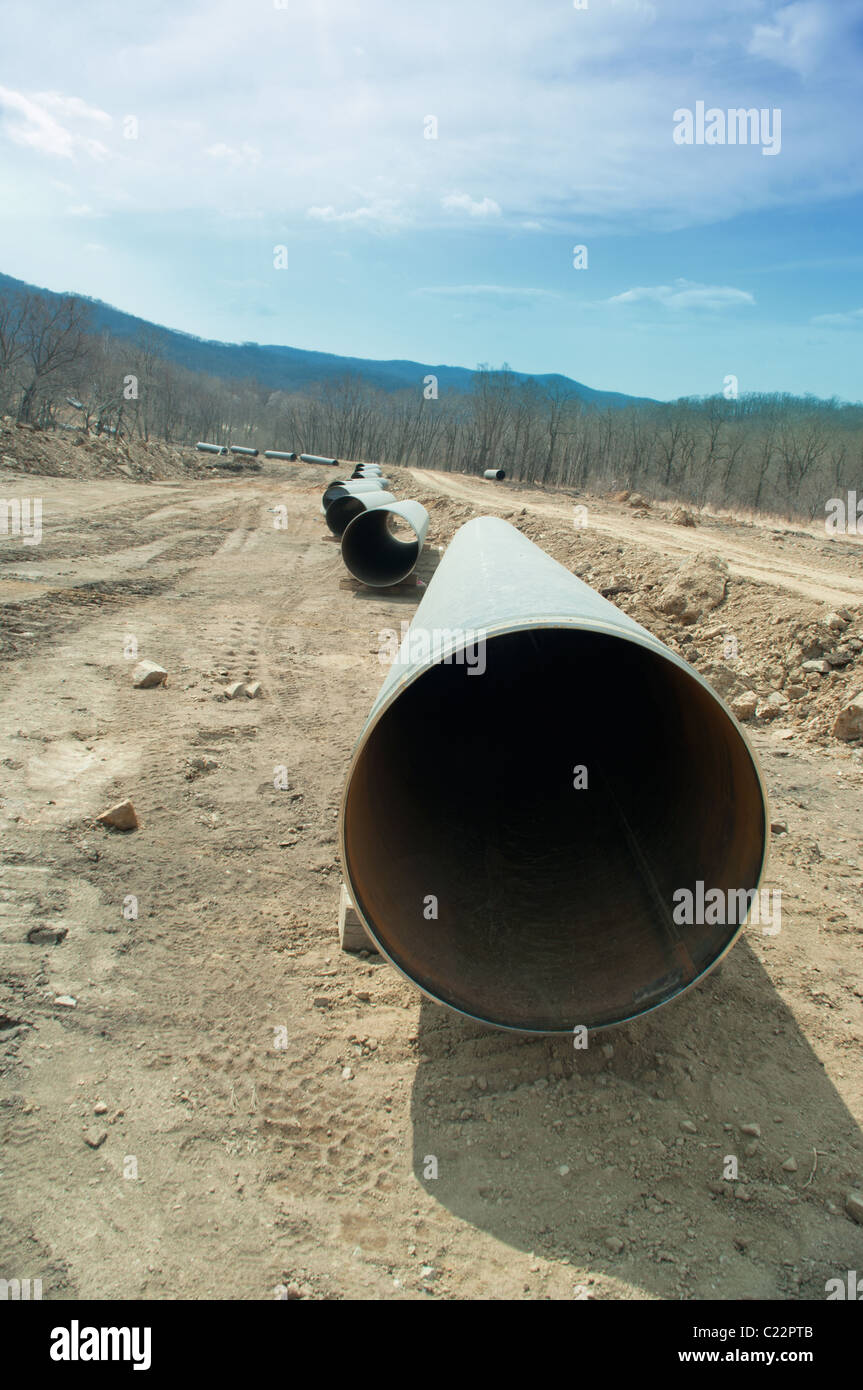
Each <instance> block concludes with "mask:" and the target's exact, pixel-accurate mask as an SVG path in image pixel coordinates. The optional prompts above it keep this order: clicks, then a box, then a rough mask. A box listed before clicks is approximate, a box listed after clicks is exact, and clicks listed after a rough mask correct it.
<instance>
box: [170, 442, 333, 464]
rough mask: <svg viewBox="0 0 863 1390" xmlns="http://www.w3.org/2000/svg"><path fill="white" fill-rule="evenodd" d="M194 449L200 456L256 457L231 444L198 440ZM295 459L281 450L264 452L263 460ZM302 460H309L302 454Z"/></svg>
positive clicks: (289, 452)
mask: <svg viewBox="0 0 863 1390" xmlns="http://www.w3.org/2000/svg"><path fill="white" fill-rule="evenodd" d="M195 448H196V449H198V450H199V451H200V452H201V453H202V454H227V453H229V452H230V453H232V454H250V455H251V456H252V458H257V457H258V450H257V449H250V448H248V447H247V446H245V445H243V444H231V445H230V446H228V445H226V444H207V443H206V442H205V441H204V440H198V443H197V444H196V445H195ZM296 457H297V456H296V454H295V453H293V451H285V450H282V449H265V450H264V458H265V459H287V460H288V462H289V463H294V462H296ZM303 458H304V459H306V460H309V459H310V455H308V454H303ZM311 461H312V462H313V463H336V462H337V461H338V460H337V459H312V460H311Z"/></svg>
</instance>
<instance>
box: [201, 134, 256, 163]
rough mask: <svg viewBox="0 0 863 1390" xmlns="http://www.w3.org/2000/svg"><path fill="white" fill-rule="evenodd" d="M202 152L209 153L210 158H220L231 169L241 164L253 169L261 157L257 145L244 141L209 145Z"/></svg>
mask: <svg viewBox="0 0 863 1390" xmlns="http://www.w3.org/2000/svg"><path fill="white" fill-rule="evenodd" d="M204 153H205V154H207V155H209V156H210V159H217V160H220V161H221V162H222V163H224V164H228V165H230V167H231V168H233V169H239V168H241V167H242V166H243V165H246V166H247V167H249V168H251V169H254V168H256V167H257V166H258V165H259V164H260V162H261V160H262V159H263V155H262V154H261V151H260V150H259V149H258V147H257V145H250V144H248V143H247V142H245V141H244V142H243V144H242V145H225V144H216V145H209V146H208V147H207V149H206V150H205V151H204Z"/></svg>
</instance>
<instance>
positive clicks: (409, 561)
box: [321, 463, 429, 588]
mask: <svg viewBox="0 0 863 1390" xmlns="http://www.w3.org/2000/svg"><path fill="white" fill-rule="evenodd" d="M390 486H391V484H390V480H389V478H386V477H384V472H383V469H382V468H381V466H380V464H377V463H358V464H357V465H356V466H355V468H354V471H353V473H352V474H351V476H350V478H343V479H339V480H338V481H336V482H333V483H330V485H329V487H327V488H326V490H325V491H324V494H323V497H322V499H321V511H322V512H323V513H324V517H325V518H326V523H327V526H328V527H329V529H330V531H332V533H333V535H334V536H339V537H340V538H341V551H342V559H343V560H344V562H345V565H346V566H347V569H348V570H349V572H350V573H351V574H352V575H353V576H354V578H355V579H359V580H360V581H361V583H363V584H367V585H369V586H370V587H372V588H387V587H389V586H390V585H392V584H398V583H399V582H400V581H401V580H403V579H407V578H408V576H409V575H410V574H411V573H412V571H413V569H414V567H415V566H416V563H417V561H418V560H419V557H420V555H421V553H422V548H423V545H424V544H425V538H426V535H427V534H428V525H429V517H428V512H427V511H426V509H425V507H423V506H422V505H421V503H419V502H415V501H406V502H399V501H398V499H397V498H396V497H395V495H394V493H392V492H390V491H389V488H390ZM399 523H401V529H402V530H405V529H407V530H408V533H409V534H408V538H407V539H401V538H400V537H399V536H398V535H397V534H396V528H397V527H398V526H399Z"/></svg>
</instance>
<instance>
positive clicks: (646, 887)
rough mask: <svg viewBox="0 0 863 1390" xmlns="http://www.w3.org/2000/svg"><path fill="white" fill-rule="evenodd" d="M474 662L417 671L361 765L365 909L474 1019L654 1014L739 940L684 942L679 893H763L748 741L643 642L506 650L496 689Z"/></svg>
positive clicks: (495, 655) (539, 1023)
mask: <svg viewBox="0 0 863 1390" xmlns="http://www.w3.org/2000/svg"><path fill="white" fill-rule="evenodd" d="M372 519H374V520H375V521H378V522H379V518H374V517H373V516H372ZM481 650H482V649H481V648H473V649H471V648H467V649H466V653H465V656H466V660H465V661H464V662H463V664H459V663H457V662H452V663H451V664H440V663H439V664H438V665H436V666H433V667H431V668H430V669H427V670H425V671H424V672H423V674H422V675H420V676H419V677H418V678H417V679H416V680H414V681H413V682H412V683H411V684H409V685H408V686H407V687H405V688H404V689H403V690H402V693H401V694H399V695H398V696H397V698H396V699H395V700H394V701H393V702H392V703H391V704H390V705H389V706H388V707H386V708H385V709H384V711H383V713H381V714H380V715H379V716H378V719H377V721H376V722H375V723H374V724H373V725H372V727H371V729H370V730H369V732H368V734H367V736H366V738H365V741H364V743H363V745H362V746H361V748H360V750H359V751H358V753H357V755H356V757H355V761H354V764H353V767H352V771H351V774H350V777H349V782H348V787H347V790H346V795H345V805H344V814H343V854H344V865H345V871H346V876H347V881H348V886H349V891H350V892H351V894H352V896H353V899H354V902H355V904H356V906H357V907H358V909H359V910H360V912H361V913H362V915H363V916H364V918H365V920H366V921H367V923H368V924H369V926H370V927H371V929H372V931H373V934H374V935H375V936H376V937H377V939H378V941H379V943H380V945H381V946H382V947H383V949H384V951H385V952H386V954H387V955H388V956H389V957H390V958H391V959H392V960H393V962H394V963H395V964H396V965H397V966H399V968H400V969H402V970H403V971H404V972H405V974H406V975H408V976H409V977H410V978H411V979H413V980H414V981H415V982H416V983H417V984H419V985H420V986H421V987H422V988H423V989H424V990H425V991H426V992H427V993H428V994H430V995H431V996H432V997H434V998H436V999H438V1000H440V1001H442V1002H444V1003H446V1004H449V1005H450V1006H451V1007H453V1008H456V1009H459V1010H461V1011H462V1012H464V1013H466V1014H468V1015H470V1016H471V1017H473V1018H477V1019H480V1020H482V1021H484V1022H487V1023H491V1024H496V1025H498V1026H501V1027H508V1028H516V1029H522V1030H525V1031H528V1032H565V1031H567V1032H568V1031H570V1030H571V1029H572V1028H574V1027H575V1026H577V1025H579V1024H583V1025H585V1026H587V1027H597V1026H603V1025H607V1024H611V1023H617V1022H621V1021H623V1020H625V1019H628V1018H632V1017H634V1016H636V1015H638V1014H640V1013H643V1012H646V1011H647V1010H649V1009H651V1008H654V1007H656V1006H657V1005H658V1004H661V1003H664V1002H665V1001H666V1000H668V999H670V998H672V997H673V996H674V995H675V994H677V993H679V992H680V991H681V990H682V989H684V988H685V987H686V986H687V985H688V984H690V983H692V981H693V980H695V979H697V978H698V977H699V976H700V975H702V974H704V973H705V972H706V971H707V970H708V969H709V968H710V966H711V965H712V964H713V963H715V961H716V960H717V958H718V957H719V956H721V955H722V954H723V953H724V952H725V950H726V949H727V948H728V947H729V946H730V944H731V942H732V941H733V940H734V938H735V936H736V935H737V933H738V931H739V928H740V923H741V922H742V920H743V916H742V915H741V916H740V922H736V923H735V922H731V923H728V922H727V923H726V924H722V923H715V924H711V923H709V922H708V923H702V924H701V925H698V924H697V923H695V924H692V925H676V924H675V923H674V920H673V913H674V911H675V899H674V894H675V891H676V890H678V889H688V890H692V891H693V893H695V892H696V890H697V883H698V881H699V880H700V881H702V883H703V884H704V885H705V888H706V889H713V888H718V889H721V890H722V891H723V892H724V893H726V894H727V893H728V892H729V891H730V890H745V891H747V892H748V891H750V890H755V889H756V888H757V886H758V881H759V877H760V873H761V869H762V864H763V859H764V855H765V852H766V837H767V831H766V820H765V816H766V809H765V804H764V797H763V793H762V789H761V783H760V778H759V775H758V771H757V769H756V766H755V764H754V762H753V759H752V756H751V754H750V752H749V750H748V748H747V745H746V743H745V740H744V739H743V737H742V736H741V734H740V732H739V730H738V729H737V728H736V726H735V724H734V723H733V721H732V719H731V718H730V716H729V715H728V714H727V713H726V711H725V710H724V709H723V707H722V706H721V705H720V704H719V702H718V700H717V699H716V698H715V697H714V696H713V695H712V694H711V692H710V691H709V690H707V689H706V688H705V687H704V686H703V685H702V684H701V683H700V681H698V680H697V679H696V678H695V677H694V676H693V675H690V674H688V673H687V672H686V671H685V670H682V669H681V668H680V667H678V666H677V665H676V664H675V663H674V662H672V661H670V660H667V659H666V658H664V657H662V656H661V655H659V654H657V653H655V652H653V651H651V650H649V649H647V648H645V647H642V646H641V645H639V644H638V643H637V642H634V641H631V640H629V639H624V638H621V637H616V636H611V635H609V634H606V633H602V632H595V631H585V630H578V629H574V628H566V627H559V628H554V627H548V628H536V629H530V630H525V631H521V632H510V633H504V634H502V635H499V636H495V637H492V638H489V639H488V640H487V643H486V646H485V651H484V663H485V670H484V673H481V665H482V659H481V658H480V653H481ZM472 654H473V655H472ZM471 660H473V670H474V672H475V673H471V665H470V664H469V663H470V661H471ZM577 767H584V768H586V770H587V787H586V788H581V789H576V788H575V787H574V786H573V782H574V780H575V774H574V769H575V768H577ZM730 901H733V899H730ZM433 909H434V910H435V911H436V912H437V917H436V918H435V917H434V916H432V915H430V914H431V912H432V910H433Z"/></svg>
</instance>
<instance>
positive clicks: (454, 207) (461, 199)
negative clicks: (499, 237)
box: [440, 193, 501, 217]
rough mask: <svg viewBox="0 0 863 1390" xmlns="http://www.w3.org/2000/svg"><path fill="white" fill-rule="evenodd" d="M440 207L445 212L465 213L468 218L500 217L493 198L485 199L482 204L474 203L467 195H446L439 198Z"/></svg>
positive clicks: (498, 208) (497, 206) (498, 205)
mask: <svg viewBox="0 0 863 1390" xmlns="http://www.w3.org/2000/svg"><path fill="white" fill-rule="evenodd" d="M440 205H441V207H442V208H444V209H445V210H446V211H447V212H466V213H468V215H469V216H470V217H500V211H501V209H500V203H496V202H495V201H494V198H489V197H485V198H483V200H482V202H477V201H475V200H474V199H473V198H472V197H471V196H470V194H469V193H448V194H447V195H446V197H445V198H441V200H440Z"/></svg>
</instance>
